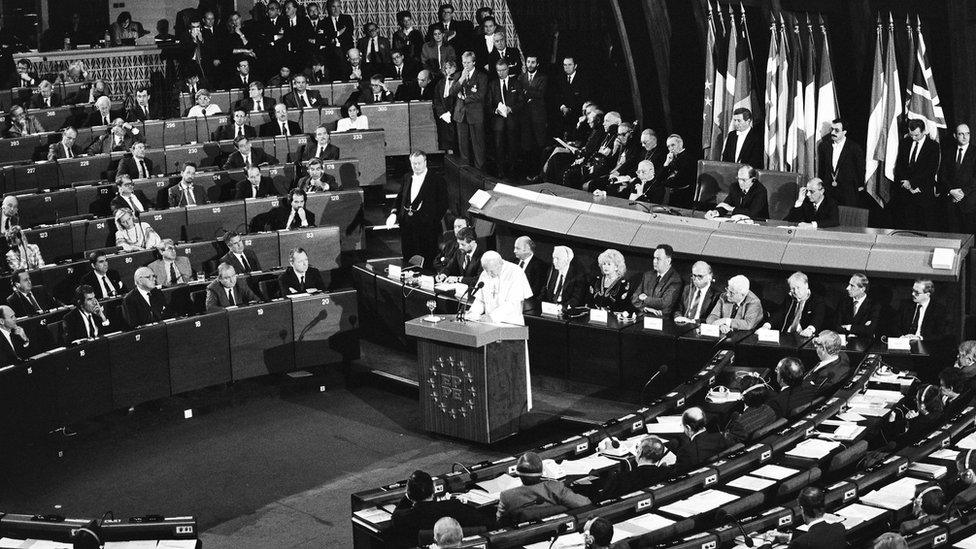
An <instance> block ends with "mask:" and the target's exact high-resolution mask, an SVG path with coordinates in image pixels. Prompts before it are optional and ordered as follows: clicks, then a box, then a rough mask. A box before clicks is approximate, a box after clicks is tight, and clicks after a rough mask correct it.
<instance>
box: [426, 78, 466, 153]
mask: <svg viewBox="0 0 976 549" xmlns="http://www.w3.org/2000/svg"><path fill="white" fill-rule="evenodd" d="M441 68H442V69H443V71H444V74H443V77H442V78H440V79H438V80H437V82H436V83H435V84H434V98H433V110H434V121H435V122H436V123H437V144H438V146H439V147H440V148H441V150H444V151H448V152H450V153H453V152H454V151H455V150H457V124H456V123H455V121H454V110H455V108H457V95H456V94H454V93H452V91H451V90H453V89H455V87H456V84H457V81H458V78H460V74H459V73H458V71H457V63H455V62H454V61H453V60H452V59H447V60H445V61H444V64H443V65H442V67H441ZM428 70H430V69H428ZM431 72H432V73H433V74H439V72H440V69H438V70H436V71H431Z"/></svg>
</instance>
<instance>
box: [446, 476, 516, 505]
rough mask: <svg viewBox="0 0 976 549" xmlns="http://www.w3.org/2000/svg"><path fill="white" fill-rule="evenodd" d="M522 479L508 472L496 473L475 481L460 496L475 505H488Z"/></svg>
mask: <svg viewBox="0 0 976 549" xmlns="http://www.w3.org/2000/svg"><path fill="white" fill-rule="evenodd" d="M521 485H522V481H521V480H519V479H517V478H515V477H513V476H512V475H509V474H507V473H506V474H503V475H498V476H497V477H495V478H493V479H491V480H483V481H481V482H478V483H475V485H474V488H472V489H471V490H468V491H467V492H464V493H462V494H460V495H461V497H462V498H464V499H466V500H468V501H470V502H471V503H474V504H475V505H488V504H491V503H496V502H497V501H498V496H499V494H501V493H502V492H504V491H505V490H508V489H509V488H515V487H516V486H521Z"/></svg>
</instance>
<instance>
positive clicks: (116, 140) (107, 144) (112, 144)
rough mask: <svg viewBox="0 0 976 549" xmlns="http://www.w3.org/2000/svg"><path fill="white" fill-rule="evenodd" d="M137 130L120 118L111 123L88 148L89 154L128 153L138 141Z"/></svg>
mask: <svg viewBox="0 0 976 549" xmlns="http://www.w3.org/2000/svg"><path fill="white" fill-rule="evenodd" d="M138 134H139V129H138V128H135V127H133V126H132V124H129V123H128V122H126V121H124V120H122V119H121V118H116V119H115V120H113V121H112V125H111V126H109V128H108V131H106V132H105V133H104V134H103V135H102V136H100V137H99V138H98V140H97V141H95V142H93V143H92V144H91V146H90V147H88V152H89V153H90V154H109V153H113V152H123V151H128V150H130V149H131V148H132V144H133V143H135V142H136V141H137V140H138V137H137V135H138Z"/></svg>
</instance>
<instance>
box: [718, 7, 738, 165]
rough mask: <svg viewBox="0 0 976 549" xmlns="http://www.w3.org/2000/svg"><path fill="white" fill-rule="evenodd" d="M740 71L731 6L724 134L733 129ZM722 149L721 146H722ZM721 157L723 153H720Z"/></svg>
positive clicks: (723, 121)
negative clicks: (733, 114)
mask: <svg viewBox="0 0 976 549" xmlns="http://www.w3.org/2000/svg"><path fill="white" fill-rule="evenodd" d="M738 70H739V28H738V26H737V25H736V24H735V13H734V12H733V11H732V7H731V6H729V49H728V51H727V54H726V63H725V99H724V104H725V112H724V113H723V116H724V118H723V119H722V130H723V132H728V131H731V129H732V111H733V110H735V89H736V86H737V83H738V80H737V79H738ZM725 135H727V133H725V134H724V135H723V136H722V140H723V141H722V143H724V140H725ZM720 148H721V146H720ZM719 154H720V155H721V152H720V153H719Z"/></svg>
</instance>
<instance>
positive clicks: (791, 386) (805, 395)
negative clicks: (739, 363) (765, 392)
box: [769, 357, 817, 418]
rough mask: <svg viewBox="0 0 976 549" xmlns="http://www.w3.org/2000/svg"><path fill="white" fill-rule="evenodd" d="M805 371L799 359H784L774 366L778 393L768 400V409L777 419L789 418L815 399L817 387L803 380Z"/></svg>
mask: <svg viewBox="0 0 976 549" xmlns="http://www.w3.org/2000/svg"><path fill="white" fill-rule="evenodd" d="M804 375H805V370H804V368H803V363H802V362H800V360H799V359H797V358H793V357H786V358H783V359H780V361H779V362H778V363H777V364H776V382H777V384H778V385H779V388H780V389H779V392H778V393H776V394H775V395H773V396H772V398H770V399H769V407H770V408H772V410H773V411H774V412H776V415H778V416H779V417H787V418H788V417H790V416H792V415H793V412H794V411H796V410H798V409H800V408H803V407H806V406H807V405H808V404H810V403H811V402H813V399H815V398H817V387H816V386H815V385H813V384H812V383H809V382H807V381H805V380H804Z"/></svg>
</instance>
